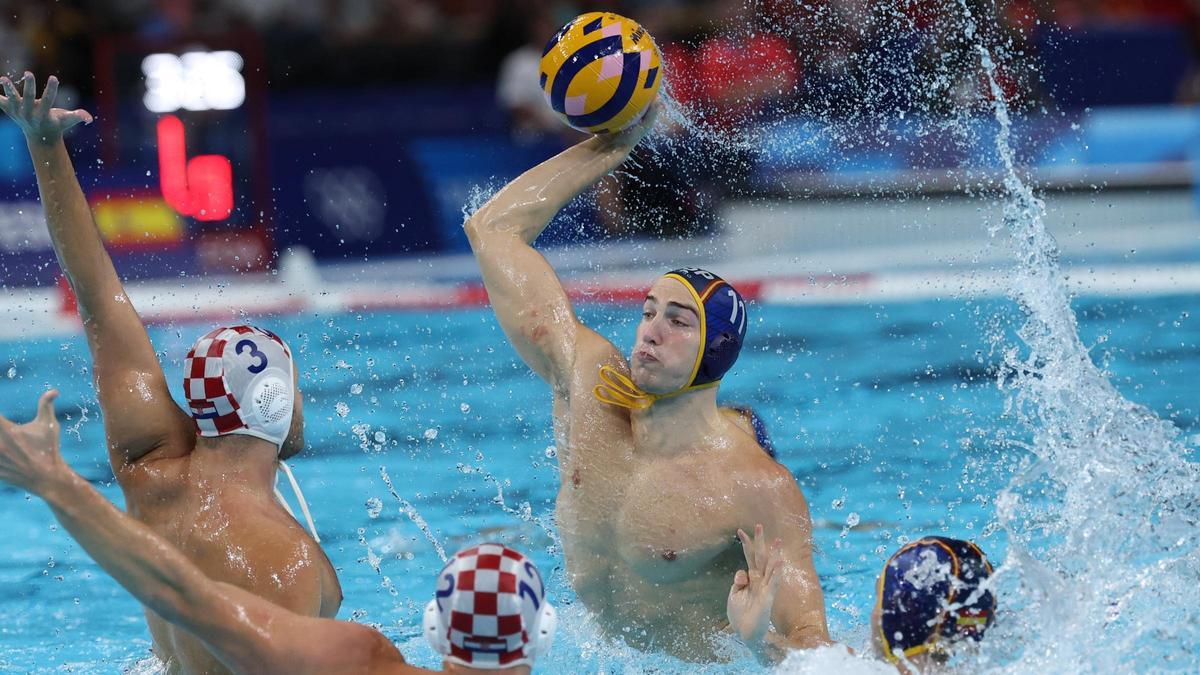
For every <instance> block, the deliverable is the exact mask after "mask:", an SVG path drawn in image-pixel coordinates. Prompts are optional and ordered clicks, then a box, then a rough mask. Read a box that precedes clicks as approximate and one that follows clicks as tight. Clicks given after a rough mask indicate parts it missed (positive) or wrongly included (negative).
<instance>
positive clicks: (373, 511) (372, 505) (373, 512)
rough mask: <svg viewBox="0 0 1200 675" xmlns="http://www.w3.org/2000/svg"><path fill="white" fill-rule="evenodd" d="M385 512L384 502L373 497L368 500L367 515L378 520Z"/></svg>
mask: <svg viewBox="0 0 1200 675" xmlns="http://www.w3.org/2000/svg"><path fill="white" fill-rule="evenodd" d="M382 512H383V501H382V500H380V499H379V497H371V498H370V499H368V500H367V515H368V516H370V517H371V518H378V517H379V514H380V513H382Z"/></svg>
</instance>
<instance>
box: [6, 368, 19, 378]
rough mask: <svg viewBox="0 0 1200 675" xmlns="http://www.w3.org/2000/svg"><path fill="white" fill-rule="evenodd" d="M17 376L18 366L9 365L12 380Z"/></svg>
mask: <svg viewBox="0 0 1200 675" xmlns="http://www.w3.org/2000/svg"><path fill="white" fill-rule="evenodd" d="M16 376H17V368H16V366H9V368H8V379H10V380H11V379H13V378H14V377H16Z"/></svg>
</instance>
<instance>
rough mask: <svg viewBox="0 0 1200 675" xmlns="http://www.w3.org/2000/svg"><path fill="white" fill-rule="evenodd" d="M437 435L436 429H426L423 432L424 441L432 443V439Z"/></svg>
mask: <svg viewBox="0 0 1200 675" xmlns="http://www.w3.org/2000/svg"><path fill="white" fill-rule="evenodd" d="M437 434H438V431H437V429H426V430H425V440H427V441H432V440H433V439H435V438H437Z"/></svg>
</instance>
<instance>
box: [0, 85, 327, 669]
mask: <svg viewBox="0 0 1200 675" xmlns="http://www.w3.org/2000/svg"><path fill="white" fill-rule="evenodd" d="M0 81H2V82H3V87H4V91H3V94H4V96H3V97H0V108H2V109H3V110H4V112H5V113H6V114H7V115H8V116H9V117H11V118H12V119H13V121H15V122H16V123H17V125H18V126H19V127H20V128H21V129H22V131H23V132H24V133H25V137H26V140H27V143H28V146H29V151H30V155H31V156H32V159H33V164H34V169H35V171H36V174H37V180H38V189H39V191H40V193H41V201H42V205H43V207H44V209H45V213H46V223H47V226H48V228H49V231H50V237H51V239H52V241H53V243H54V250H55V253H56V254H57V256H58V259H59V263H60V265H61V266H62V269H63V272H64V273H65V275H66V277H67V278H68V280H69V281H70V282H71V286H72V288H73V290H74V291H75V294H76V296H77V297H78V300H79V312H80V316H81V318H82V319H83V324H84V331H85V333H86V335H87V339H88V346H89V348H90V349H91V353H92V359H93V376H94V379H95V384H96V390H97V393H98V394H99V399H100V407H101V410H102V412H103V415H104V427H105V434H106V436H107V441H108V448H109V461H110V463H111V465H112V468H113V473H114V474H115V475H116V477H117V480H118V482H119V483H120V485H121V488H122V490H123V492H124V493H125V499H126V503H127V504H128V506H129V510H130V512H131V513H132V514H133V515H134V516H135V517H136V518H138V519H139V520H141V521H142V522H144V523H146V524H148V525H149V526H150V527H151V528H153V529H154V530H155V532H157V533H159V534H160V535H162V536H163V537H164V538H166V539H167V540H168V541H170V542H171V543H172V544H174V545H176V546H178V547H179V548H180V549H182V550H183V551H184V552H185V553H186V554H187V555H188V556H189V557H190V558H191V559H192V560H193V561H195V562H196V563H197V565H199V566H200V567H201V568H202V569H203V570H204V572H205V573H206V574H208V575H209V576H211V577H212V578H213V579H215V580H217V581H222V582H227V583H231V584H234V585H237V586H240V587H241V588H244V589H246V590H248V591H251V592H253V593H255V594H259V595H261V596H262V597H264V598H267V599H268V600H270V601H272V602H274V603H277V604H279V605H281V606H283V607H285V608H287V609H289V610H292V611H294V612H297V613H300V614H304V615H308V616H325V617H332V616H333V615H334V614H335V613H336V612H337V608H338V605H339V604H340V602H341V590H340V588H339V586H338V582H337V576H336V574H335V573H334V570H333V567H332V566H331V565H330V563H329V561H328V559H327V558H326V557H325V555H324V553H323V552H322V551H321V549H320V547H319V546H318V545H317V543H316V542H315V541H314V540H313V539H312V537H310V536H309V535H308V534H307V533H305V532H304V530H303V529H302V528H301V527H300V526H299V525H298V524H297V523H296V522H295V520H294V519H292V518H291V517H290V516H288V515H287V514H286V513H285V512H284V511H283V509H282V508H281V507H280V506H279V505H278V504H277V503H276V502H275V500H274V497H273V488H272V486H273V480H274V471H275V466H276V451H277V448H276V447H274V446H272V445H271V444H269V443H267V442H265V441H262V440H260V439H254V438H246V437H238V438H221V439H202V440H199V441H198V440H197V436H196V431H195V426H194V425H193V422H192V419H191V418H190V417H189V415H188V414H186V413H185V412H184V411H183V410H181V409H180V408H179V406H178V405H176V404H175V402H174V401H173V400H172V398H171V395H170V392H169V390H168V386H167V380H166V376H165V375H164V373H163V370H162V367H161V366H160V364H159V362H158V357H157V355H156V354H155V351H154V348H153V346H152V345H151V343H150V339H149V336H148V335H147V333H146V330H145V328H144V326H143V325H142V322H141V319H140V317H139V316H138V314H137V311H136V310H135V309H134V308H133V306H132V304H131V303H130V302H129V299H128V298H127V296H126V294H125V289H124V287H123V285H122V283H121V280H120V278H119V277H118V276H117V273H116V270H115V269H114V268H113V264H112V261H111V260H110V259H109V257H108V254H107V252H106V251H105V250H104V245H103V242H102V240H101V238H100V234H99V232H98V230H97V228H96V225H95V222H94V220H93V219H92V214H91V211H90V209H89V207H88V203H87V200H86V199H85V197H84V195H83V191H82V190H81V188H80V186H79V182H78V180H77V179H76V176H75V172H74V168H73V167H72V165H71V160H70V156H69V155H68V153H67V149H66V146H65V144H64V143H63V140H62V134H63V132H64V131H66V130H67V129H69V128H71V127H72V126H74V125H76V124H79V123H81V122H90V121H91V115H89V114H88V113H86V112H85V111H82V110H75V111H67V110H62V109H58V108H53V107H52V106H53V103H54V99H55V96H56V94H57V91H58V82H57V80H56V79H55V78H53V77H52V78H50V80H49V82H48V83H47V86H46V91H45V93H44V94H43V96H42V98H41V99H37V100H36V102H35V96H36V83H35V82H34V78H33V75H32V74H29V73H26V75H25V78H24V79H23V80H22V82H21V83H20V84H21V87H22V90H23V91H22V92H21V93H18V92H17V91H16V88H15V87H14V86H13V84H12V83H11V82H9V81H8V80H7V78H4V79H3V80H0ZM297 407H299V399H297ZM296 415H297V417H296V419H297V420H302V418H301V417H299V415H300V413H299V412H298V411H297V413H296ZM299 427H300V428H302V422H300V425H299ZM295 440H296V441H298V443H296V445H302V443H303V439H302V433H301V434H300V435H299V436H298V437H297V438H296V439H295ZM285 454H286V453H285ZM147 618H148V621H149V624H150V629H151V633H152V635H153V637H154V650H155V652H156V653H157V654H158V655H159V656H160V657H161V658H162V659H163V660H164V661H166V662H167V663H168V664H169V666H168V667H169V670H170V671H171V672H187V673H223V672H226V671H225V670H224V669H223V668H222V667H221V666H220V664H219V663H218V662H217V661H216V659H215V658H213V657H212V656H211V655H210V654H209V653H208V650H207V649H206V648H205V647H204V645H203V644H202V643H201V642H200V641H198V640H196V639H195V638H193V637H191V636H190V634H189V633H186V632H184V631H182V630H181V629H178V628H174V627H171V626H169V625H167V624H165V623H164V622H162V621H160V620H158V619H157V618H155V617H154V616H153V615H152V614H148V617H147Z"/></svg>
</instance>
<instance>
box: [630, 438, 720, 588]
mask: <svg viewBox="0 0 1200 675" xmlns="http://www.w3.org/2000/svg"><path fill="white" fill-rule="evenodd" d="M621 502H622V503H621V507H620V509H619V510H618V512H617V514H616V521H615V523H614V525H615V528H614V531H615V535H616V547H617V551H618V552H619V553H620V556H621V558H622V559H623V560H624V561H625V563H626V564H627V565H629V566H630V567H631V568H633V569H635V570H637V571H638V573H639V575H640V576H643V577H645V578H648V579H651V580H654V581H659V582H669V581H674V580H679V579H683V578H687V577H691V576H694V575H695V574H697V573H698V572H700V571H702V570H706V569H709V568H710V567H711V563H712V562H713V561H714V560H716V559H717V558H719V557H721V556H722V555H723V554H725V553H726V552H727V551H729V550H730V549H731V548H732V547H734V546H735V545H736V543H737V539H736V532H737V528H738V526H739V524H740V521H739V519H738V517H737V514H738V512H739V505H738V504H736V503H734V499H733V498H732V497H731V495H730V491H729V490H727V489H725V486H724V485H723V484H722V481H721V480H720V478H719V477H717V476H714V475H713V474H712V472H709V471H707V470H705V469H704V468H703V467H696V466H690V465H689V464H688V463H687V462H677V461H676V462H653V463H647V465H646V466H644V467H643V468H642V470H641V471H639V472H638V473H637V474H636V475H634V476H633V479H632V480H631V481H630V483H629V485H628V487H627V488H626V490H625V493H624V496H623V499H622V500H621Z"/></svg>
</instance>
